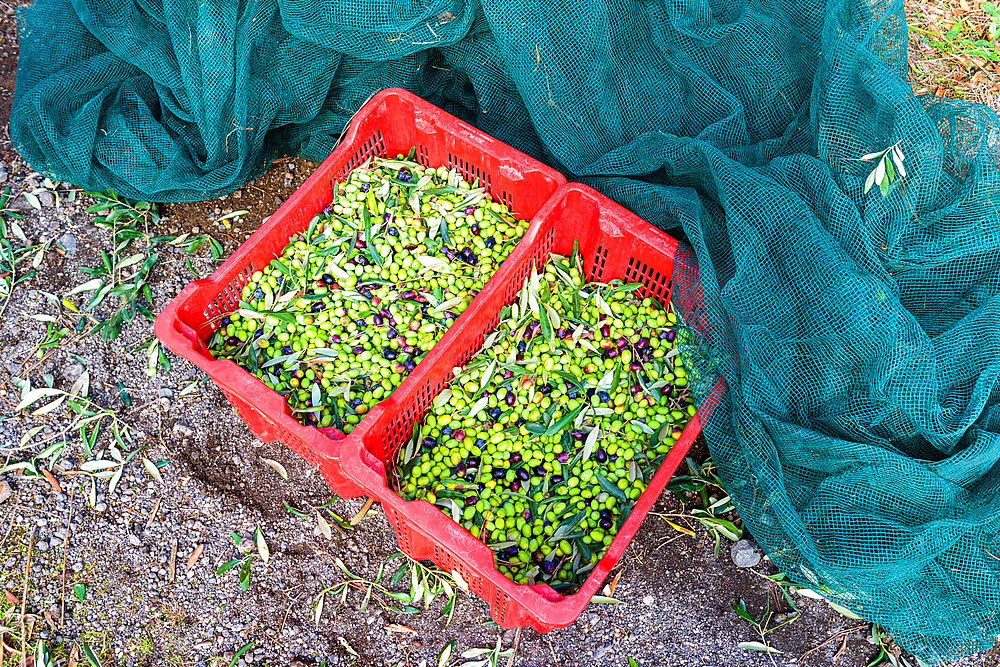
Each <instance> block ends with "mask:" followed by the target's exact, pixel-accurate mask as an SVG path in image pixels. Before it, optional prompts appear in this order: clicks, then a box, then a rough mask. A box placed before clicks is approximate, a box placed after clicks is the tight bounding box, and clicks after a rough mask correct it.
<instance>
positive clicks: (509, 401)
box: [503, 391, 517, 407]
mask: <svg viewBox="0 0 1000 667" xmlns="http://www.w3.org/2000/svg"><path fill="white" fill-rule="evenodd" d="M503 400H504V403H506V404H507V407H513V406H514V403H516V402H517V397H516V396H514V392H512V391H508V392H507V395H506V396H504V399H503Z"/></svg>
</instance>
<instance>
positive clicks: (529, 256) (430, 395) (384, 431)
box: [342, 184, 725, 632]
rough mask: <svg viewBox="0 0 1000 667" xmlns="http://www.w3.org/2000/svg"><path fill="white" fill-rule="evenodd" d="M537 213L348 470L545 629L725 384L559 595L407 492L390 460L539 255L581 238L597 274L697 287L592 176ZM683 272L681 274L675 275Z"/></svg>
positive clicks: (380, 414)
mask: <svg viewBox="0 0 1000 667" xmlns="http://www.w3.org/2000/svg"><path fill="white" fill-rule="evenodd" d="M535 222H536V225H535V226H534V227H533V228H532V229H531V230H530V231H529V233H528V235H527V236H526V237H525V239H524V240H523V241H522V243H521V245H519V246H518V248H517V249H516V250H515V251H514V253H513V254H512V255H511V256H510V258H509V259H508V260H507V261H506V262H505V263H504V266H503V267H502V268H501V270H500V271H498V272H497V274H496V276H494V281H493V283H492V285H491V289H489V290H484V292H483V293H482V294H481V295H480V296H479V298H477V300H476V302H475V303H473V305H472V306H470V308H469V309H468V310H467V311H466V315H467V319H466V324H465V326H464V327H462V328H461V329H460V330H459V331H458V332H457V335H456V336H455V338H453V339H452V340H451V341H450V342H449V347H448V348H447V349H442V350H441V351H442V355H441V357H439V358H438V359H437V360H435V363H434V364H422V365H421V366H420V367H418V368H417V370H416V371H415V372H414V373H413V374H412V375H411V376H410V379H411V380H413V382H412V383H410V384H408V385H407V386H406V387H400V389H397V390H396V392H394V393H393V394H392V396H391V397H390V398H389V399H388V400H387V401H385V402H383V403H381V404H380V405H379V406H377V407H376V408H375V409H373V411H372V412H373V413H374V414H373V415H372V418H371V419H368V420H366V421H365V422H364V424H363V426H362V427H360V428H359V429H358V430H356V431H355V432H353V433H352V434H351V437H350V439H349V440H350V446H348V447H346V448H345V451H344V453H343V455H342V457H343V458H342V465H343V467H344V472H345V474H346V475H348V476H349V477H351V478H352V479H353V480H355V481H356V482H357V484H358V486H359V487H361V488H362V489H364V491H365V494H366V495H370V496H371V497H373V498H374V499H376V500H378V501H379V502H381V503H382V505H383V509H384V510H385V514H386V517H387V518H388V520H389V522H390V523H391V524H392V525H393V527H394V529H395V531H396V536H397V538H398V540H399V546H400V549H401V550H402V551H403V552H405V553H406V554H407V555H409V556H410V557H411V558H415V559H430V560H432V561H434V562H435V563H437V564H438V565H439V566H440V567H442V568H444V569H445V570H448V571H450V572H458V573H459V574H460V575H461V577H462V579H464V580H465V581H466V582H468V585H469V588H470V590H471V591H472V592H473V593H475V594H476V595H478V596H479V597H481V598H482V599H484V600H485V601H486V602H488V603H489V605H490V612H491V615H492V618H493V620H494V621H496V622H497V623H498V624H499V625H501V626H503V627H505V628H513V627H519V626H524V625H528V626H531V627H532V628H534V629H536V630H538V631H539V632H548V631H551V630H554V629H556V628H561V627H565V626H566V625H568V624H570V623H572V622H573V620H575V619H576V618H577V617H578V616H579V615H580V613H581V612H582V611H583V609H584V607H586V605H587V604H588V603H589V602H590V599H591V597H592V596H593V595H594V594H595V593H596V592H597V589H598V587H599V586H600V585H601V583H602V582H603V580H604V578H605V577H606V576H607V574H608V572H609V571H610V570H611V568H613V567H614V565H615V564H616V563H617V562H618V559H619V558H620V557H621V555H622V553H623V552H624V550H625V547H626V546H628V543H629V542H630V541H631V540H632V538H633V537H634V536H635V534H636V532H637V531H638V529H639V524H640V523H641V522H642V520H643V519H644V518H645V516H646V514H647V513H648V512H649V510H650V509H651V508H652V506H653V503H654V502H655V501H656V499H657V497H658V496H659V495H660V492H661V491H662V490H663V488H664V486H665V485H666V483H667V481H668V480H669V479H670V477H671V476H672V475H673V473H674V470H675V469H676V468H677V465H678V464H679V463H680V462H681V461H682V460H683V458H684V455H685V454H686V453H687V451H688V448H689V447H690V446H691V443H692V442H693V441H694V439H695V438H696V437H697V435H698V433H699V432H700V430H701V421H700V420H703V419H705V418H707V416H708V415H709V414H711V412H712V409H713V408H714V407H715V405H716V404H717V402H718V400H719V399H720V398H721V396H722V394H723V393H724V390H725V385H724V384H722V383H721V382H720V383H719V384H717V385H716V387H715V389H714V391H713V392H712V394H711V395H710V396H709V397H708V399H706V400H705V401H704V402H703V403H702V405H701V406H699V411H698V416H697V417H695V418H693V419H692V420H691V422H690V424H689V425H688V426H687V428H686V429H685V430H684V433H683V435H682V436H681V438H680V439H679V440H678V442H677V444H676V445H674V447H673V449H672V450H671V452H670V453H669V454H668V456H667V458H666V460H665V461H664V462H663V464H662V465H661V466H660V468H659V470H658V471H657V473H656V474H655V475H654V477H653V479H652V480H651V481H650V483H649V485H648V486H647V488H646V490H645V491H644V492H643V494H642V495H641V496H640V498H639V499H638V501H637V502H636V504H635V507H634V508H633V510H632V512H631V514H630V515H629V517H628V519H627V520H626V521H625V523H624V525H623V526H622V529H621V530H620V531H619V532H618V534H617V535H616V536H615V538H614V541H612V543H611V545H610V546H609V547H608V549H607V552H606V553H605V555H604V557H603V558H602V559H601V560H600V562H599V563H598V565H597V567H595V568H594V570H593V571H592V572H591V574H590V576H589V577H588V578H587V580H586V582H585V583H584V585H583V586H582V587H581V588H580V590H579V591H578V592H577V593H575V594H573V595H567V596H563V595H560V594H559V593H557V592H556V591H555V590H553V589H552V588H550V587H549V586H547V585H545V584H536V585H533V586H528V585H518V584H515V583H514V582H512V581H510V580H509V579H507V578H506V577H505V576H504V575H503V574H501V573H500V572H499V571H498V570H497V569H496V568H495V567H494V566H493V552H492V551H491V549H490V548H489V547H488V546H486V545H485V544H483V543H482V542H480V541H479V540H477V539H476V538H474V537H473V536H472V535H471V534H470V533H469V532H468V531H466V530H465V529H464V528H462V527H461V526H459V525H458V524H457V523H455V522H454V521H452V520H451V518H450V517H447V516H445V515H444V514H442V512H441V511H440V510H439V509H437V508H435V507H434V506H433V505H431V504H430V503H428V502H426V501H424V500H416V501H405V500H403V499H402V498H401V497H400V496H399V495H398V494H397V493H396V492H395V491H393V490H392V489H391V488H390V487H389V486H388V484H387V482H386V471H387V468H388V467H390V466H392V465H393V462H394V460H395V456H396V453H397V452H398V450H399V448H400V446H401V445H402V444H403V443H404V442H405V440H406V439H407V438H409V437H410V435H411V433H412V428H413V425H414V424H415V423H416V422H417V421H418V420H419V419H421V418H422V417H423V415H424V414H425V413H426V411H427V409H428V408H429V406H430V404H431V402H432V401H433V399H434V397H435V396H436V395H437V394H438V393H439V392H440V391H441V390H442V389H443V388H444V387H445V386H446V385H447V383H448V382H449V381H450V380H451V378H452V377H453V374H452V369H453V367H455V366H460V365H462V364H464V363H465V362H467V361H468V360H469V359H470V358H471V357H472V355H473V354H475V352H476V351H478V350H479V348H480V347H481V346H482V343H483V340H484V337H485V336H486V335H487V334H488V333H489V332H490V331H491V330H492V329H493V328H494V327H495V326H496V325H497V323H498V321H499V317H500V309H501V308H502V307H503V306H504V305H506V304H508V303H511V302H512V301H513V300H514V298H515V295H516V294H517V293H518V291H519V290H520V289H521V285H522V284H523V281H524V279H525V278H526V277H527V276H528V274H529V272H530V271H531V267H532V265H541V264H542V263H544V262H545V260H546V259H547V258H548V256H549V254H550V253H553V252H556V253H559V254H564V255H568V254H569V253H570V251H571V249H572V247H573V241H574V240H576V241H578V242H579V247H580V253H581V255H582V257H583V259H584V267H585V268H586V270H587V277H588V279H590V280H601V281H608V280H611V279H613V278H621V279H623V280H625V281H627V282H640V283H642V284H643V288H642V289H641V290H639V292H638V294H640V295H641V296H649V297H651V298H654V299H657V300H659V301H661V302H663V303H666V302H667V301H668V300H669V299H670V297H671V296H672V292H676V295H677V297H678V299H677V300H678V301H679V302H683V303H686V304H688V305H691V304H693V301H694V299H696V297H697V294H692V287H693V286H692V284H691V283H690V282H684V283H683V284H678V283H681V281H682V280H684V279H685V278H688V277H694V276H696V275H697V269H696V267H694V266H681V267H675V262H676V261H678V259H679V258H682V259H681V260H680V261H685V262H688V261H690V259H689V258H692V257H693V255H692V254H691V253H690V252H689V251H687V249H686V246H679V244H678V242H677V241H675V240H674V239H672V238H670V237H669V236H667V235H666V234H664V233H663V232H661V231H659V230H657V229H656V228H654V227H652V226H651V225H649V224H648V223H646V222H645V221H643V220H641V219H640V218H638V217H636V216H635V215H633V214H632V213H630V212H628V211H627V210H625V209H624V208H622V207H621V206H619V205H618V204H615V203H614V202H612V201H611V200H609V199H607V198H606V197H604V196H602V195H600V194H598V193H597V192H595V191H594V190H592V189H590V188H588V187H586V186H582V185H578V184H569V185H566V186H563V187H562V188H561V189H560V190H559V192H557V193H556V195H555V196H554V197H553V198H552V200H550V201H549V203H548V204H546V206H545V207H544V208H543V209H542V211H540V212H539V214H538V215H537V216H536V218H535ZM679 248H680V249H681V250H682V252H681V253H678V249H679ZM675 269H678V270H675ZM677 276H679V277H680V278H679V279H676V280H675V281H674V282H672V278H674V277H677Z"/></svg>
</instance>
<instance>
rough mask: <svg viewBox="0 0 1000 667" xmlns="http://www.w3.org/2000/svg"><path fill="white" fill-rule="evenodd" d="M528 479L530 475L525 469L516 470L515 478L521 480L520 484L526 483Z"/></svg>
mask: <svg viewBox="0 0 1000 667" xmlns="http://www.w3.org/2000/svg"><path fill="white" fill-rule="evenodd" d="M530 477H531V474H530V473H529V472H528V470H527V469H526V468H518V469H517V478H518V479H519V480H521V481H522V482H527V481H528V479H529V478H530Z"/></svg>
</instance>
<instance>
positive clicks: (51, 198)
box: [38, 190, 56, 208]
mask: <svg viewBox="0 0 1000 667" xmlns="http://www.w3.org/2000/svg"><path fill="white" fill-rule="evenodd" d="M38 203H39V204H41V205H42V208H54V207H55V205H56V196H55V195H54V194H52V193H51V192H49V191H48V190H45V191H44V192H39V193H38Z"/></svg>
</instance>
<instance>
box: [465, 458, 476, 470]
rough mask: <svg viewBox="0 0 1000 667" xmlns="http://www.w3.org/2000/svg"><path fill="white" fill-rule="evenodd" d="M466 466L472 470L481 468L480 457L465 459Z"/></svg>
mask: <svg viewBox="0 0 1000 667" xmlns="http://www.w3.org/2000/svg"><path fill="white" fill-rule="evenodd" d="M465 465H467V466H468V467H470V468H478V467H479V457H478V456H470V457H469V458H467V459H465Z"/></svg>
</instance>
